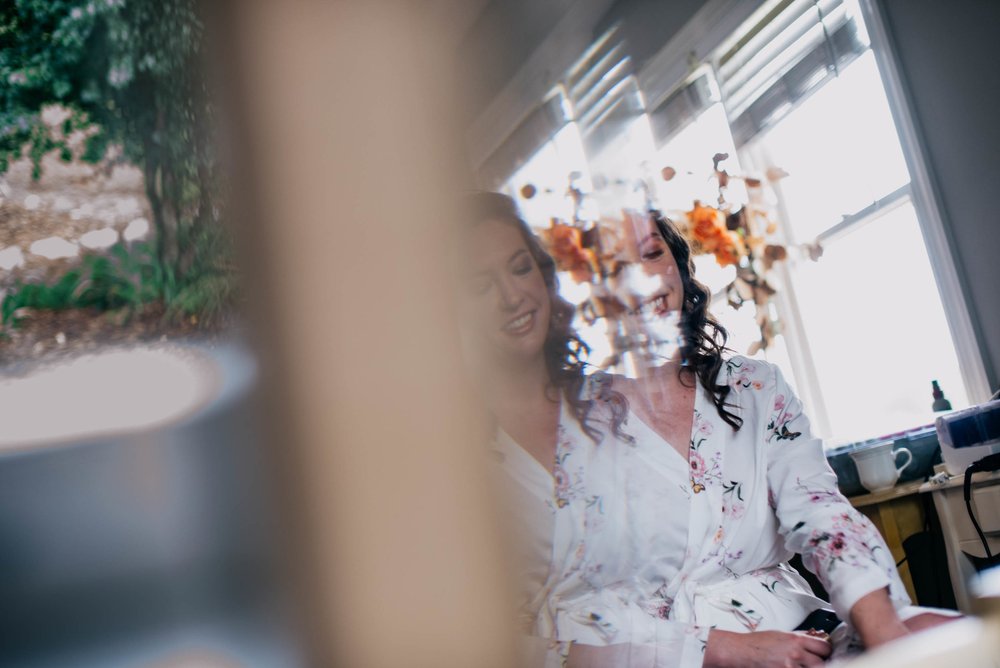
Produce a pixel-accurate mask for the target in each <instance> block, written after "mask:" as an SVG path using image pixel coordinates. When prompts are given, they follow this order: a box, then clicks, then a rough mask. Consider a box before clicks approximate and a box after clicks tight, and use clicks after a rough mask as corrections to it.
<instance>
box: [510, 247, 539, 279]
mask: <svg viewBox="0 0 1000 668" xmlns="http://www.w3.org/2000/svg"><path fill="white" fill-rule="evenodd" d="M533 268H534V262H533V261H532V259H531V256H530V255H528V253H527V252H526V251H520V252H519V253H518V254H517V255H515V256H514V257H513V258H512V259H511V261H510V271H511V273H512V274H514V275H515V276H524V275H525V274H528V273H530V272H531V270H532V269H533Z"/></svg>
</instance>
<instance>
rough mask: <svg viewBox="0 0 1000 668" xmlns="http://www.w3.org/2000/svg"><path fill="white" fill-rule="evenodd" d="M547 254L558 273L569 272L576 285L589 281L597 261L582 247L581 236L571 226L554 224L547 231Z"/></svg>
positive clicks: (577, 230)
mask: <svg viewBox="0 0 1000 668" xmlns="http://www.w3.org/2000/svg"><path fill="white" fill-rule="evenodd" d="M546 237H547V241H548V246H549V253H551V255H552V258H553V259H554V260H555V261H556V267H557V268H558V269H559V270H560V271H568V272H570V274H571V276H572V277H573V280H575V281H576V282H578V283H583V282H587V281H590V279H591V276H593V273H594V270H595V267H596V264H597V260H596V258H595V257H594V252H593V251H592V250H590V249H589V248H584V247H583V235H582V233H581V232H580V230H579V229H578V228H576V227H573V226H572V225H566V224H564V223H556V222H554V221H553V223H552V227H550V228H549V229H548V230H547V234H546Z"/></svg>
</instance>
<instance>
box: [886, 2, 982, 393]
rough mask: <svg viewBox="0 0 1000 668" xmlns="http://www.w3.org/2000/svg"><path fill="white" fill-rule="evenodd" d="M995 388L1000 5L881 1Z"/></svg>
mask: <svg viewBox="0 0 1000 668" xmlns="http://www.w3.org/2000/svg"><path fill="white" fill-rule="evenodd" d="M879 4H880V5H881V7H882V9H883V14H884V16H885V19H886V23H887V26H886V27H887V29H888V31H889V33H890V39H891V40H892V42H893V44H892V47H893V50H894V52H895V55H896V59H897V61H898V64H899V67H900V74H901V75H902V77H903V80H904V85H905V87H906V90H907V94H908V96H909V98H910V99H909V107H910V111H911V113H912V114H913V116H914V120H915V122H916V124H917V126H918V132H919V133H920V135H921V139H922V143H923V150H924V155H925V157H926V158H927V160H928V162H929V163H930V164H929V167H930V169H931V173H932V177H933V178H934V179H935V181H936V183H935V185H936V187H937V191H938V196H939V201H940V203H941V205H942V208H943V211H942V213H943V215H944V219H945V225H946V226H947V230H948V233H949V235H950V237H951V242H952V248H953V252H954V255H955V261H956V264H957V265H958V269H959V272H960V274H961V278H962V280H963V281H964V283H965V288H966V294H967V295H968V305H969V309H970V311H971V312H972V316H973V319H974V321H975V324H976V326H977V328H978V335H979V338H980V348H981V350H982V352H983V357H984V361H985V363H986V367H987V374H988V378H989V381H990V385H991V387H993V388H994V389H996V388H997V387H998V386H1000V212H998V205H1000V198H998V197H997V194H998V193H1000V114H998V110H1000V76H998V75H997V72H996V63H997V62H998V58H997V46H998V43H1000V39H998V37H1000V35H998V29H1000V2H996V1H995V0H963V1H961V2H950V3H945V2H939V1H938V0H879Z"/></svg>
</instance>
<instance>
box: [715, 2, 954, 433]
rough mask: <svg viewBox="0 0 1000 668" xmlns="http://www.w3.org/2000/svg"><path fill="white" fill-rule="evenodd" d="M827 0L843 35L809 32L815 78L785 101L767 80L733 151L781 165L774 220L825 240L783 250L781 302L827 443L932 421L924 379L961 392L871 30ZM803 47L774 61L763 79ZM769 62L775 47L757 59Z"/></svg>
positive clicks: (759, 164)
mask: <svg viewBox="0 0 1000 668" xmlns="http://www.w3.org/2000/svg"><path fill="white" fill-rule="evenodd" d="M819 4H823V3H819ZM826 4H827V5H828V10H829V13H828V15H827V16H826V17H823V18H825V19H826V20H827V21H830V22H832V25H826V26H824V27H825V28H826V31H825V32H826V37H827V39H831V37H830V36H831V35H832V36H833V39H835V38H836V36H837V35H843V34H846V33H849V34H850V36H851V37H850V39H842V40H841V41H842V42H844V43H848V44H850V45H851V49H850V50H848V55H846V56H845V55H843V54H840V55H839V57H838V53H837V52H836V51H835V49H834V48H833V47H830V46H829V45H824V44H822V43H819V44H813V45H811V46H812V52H811V53H817V52H819V53H825V54H826V55H827V56H829V61H828V67H827V68H826V69H827V71H826V73H824V74H823V76H822V78H820V77H818V76H816V75H812V76H813V77H814V78H815V79H819V82H818V84H814V85H813V86H812V87H810V88H809V89H808V90H804V91H800V92H799V95H798V96H797V97H796V98H795V99H791V98H792V96H791V95H786V99H785V100H784V101H783V102H782V103H781V104H775V103H774V102H773V100H774V99H775V98H777V97H778V96H777V95H776V94H775V93H774V89H775V87H776V85H775V84H774V83H771V88H770V89H766V88H765V90H763V91H758V92H757V96H758V97H757V98H756V99H757V100H761V99H768V100H772V102H770V104H771V107H772V110H771V111H770V112H769V113H768V114H766V115H759V116H758V117H757V119H756V120H757V121H758V123H757V126H756V127H755V128H754V132H753V134H752V135H751V134H750V133H749V132H747V131H746V130H744V135H745V139H746V140H745V142H744V143H743V145H742V146H741V148H740V157H741V160H742V161H743V162H744V164H746V165H748V166H750V167H752V168H756V169H757V170H760V171H764V170H766V169H767V168H769V167H780V168H782V169H784V170H785V171H787V172H788V173H789V174H790V175H789V176H788V177H787V178H785V179H783V180H782V181H780V182H779V184H777V185H776V190H777V195H778V200H779V205H780V208H781V212H782V222H783V226H782V228H783V229H784V230H785V232H786V234H787V235H788V241H789V242H791V243H794V242H808V241H812V240H814V239H815V240H817V241H819V242H820V244H821V245H822V246H823V248H824V255H823V257H822V258H821V259H820V260H819V261H818V262H811V261H809V260H804V259H802V258H801V257H798V256H796V255H794V254H792V255H791V256H790V257H789V260H788V262H786V263H785V264H784V266H783V268H782V269H783V272H782V273H783V274H784V283H785V288H786V289H784V290H782V291H781V292H780V293H779V296H780V297H781V299H780V302H779V305H780V307H781V308H780V312H781V316H782V321H783V323H784V325H785V328H786V332H787V334H788V336H787V337H786V338H787V340H788V347H789V353H790V357H791V359H792V360H793V362H792V369H791V371H792V372H793V375H794V377H795V378H796V380H797V383H798V385H799V387H800V391H801V392H802V393H803V395H805V397H806V399H807V400H808V403H809V405H810V409H811V412H812V414H813V416H814V420H815V422H816V423H817V424H816V426H817V430H818V431H819V432H820V433H821V434H822V435H824V436H826V437H827V438H828V445H836V444H838V443H840V442H847V441H854V440H860V439H864V438H871V437H874V436H878V435H882V434H888V433H893V432H896V431H901V430H904V429H907V428H912V427H915V426H918V425H921V424H927V423H929V422H931V421H932V420H933V417H934V416H933V413H932V411H931V409H930V405H931V401H932V399H931V380H938V381H940V383H941V385H942V387H944V388H945V389H946V390H947V393H948V396H949V399H950V400H951V402H952V405H953V406H954V407H955V408H959V407H964V406H967V405H968V403H969V401H968V397H967V396H966V392H965V386H964V384H963V381H962V376H961V373H960V371H959V362H958V359H957V356H956V354H955V345H954V343H953V342H952V339H951V335H950V332H949V328H948V322H947V319H946V316H945V312H944V309H943V307H942V303H941V299H940V297H939V294H938V289H937V286H936V284H935V281H934V275H933V272H932V268H931V264H930V260H929V258H928V253H927V248H926V246H925V244H924V240H923V236H922V233H921V228H920V224H919V220H918V218H917V211H916V209H915V207H914V205H913V202H912V201H911V196H910V175H909V173H908V171H907V167H906V161H905V159H904V155H903V152H902V149H901V146H900V142H899V139H898V133H897V131H896V128H895V125H894V123H893V119H892V115H891V113H890V109H889V104H888V101H887V99H886V94H885V88H884V85H883V82H882V79H881V77H880V75H879V71H878V68H877V66H876V63H875V59H874V56H873V53H872V51H871V49H870V48H868V37H867V32H866V31H865V29H864V24H863V22H862V19H861V16H860V13H859V11H858V8H857V7H856V6H853V5H852V4H851V3H826ZM831 16H832V18H831ZM819 17H822V8H820V9H819V10H817V18H819ZM837 21H839V24H838V23H836V22H837ZM812 23H813V24H815V23H816V21H815V20H813V21H812ZM795 29H797V30H799V31H800V32H801V31H802V30H803V28H802V26H801V20H800V25H798V26H796V28H795ZM814 32H815V31H814ZM772 39H773V38H772ZM778 41H779V42H780V41H781V40H780V39H779V40H778ZM786 42H792V40H786ZM859 47H863V48H859ZM798 48H799V49H800V50H805V48H806V47H803V46H802V44H799V46H798ZM810 55H811V54H810V53H806V55H804V56H801V57H800V59H799V60H798V61H796V62H792V63H791V64H790V65H787V66H786V69H785V70H784V72H781V71H778V72H773V71H772V72H771V80H770V82H774V81H778V82H781V79H782V77H784V78H785V79H787V78H788V76H789V75H788V72H792V71H794V70H795V68H796V67H800V68H801V67H802V66H801V63H802V62H808V61H809V59H810ZM786 60H787V59H786ZM775 61H778V62H781V61H782V57H781V55H780V54H776V55H774V56H772V60H771V61H769V62H768V63H766V64H761V63H758V64H757V65H756V67H759V68H760V69H761V70H764V71H766V69H767V68H768V66H769V63H770V62H775ZM814 69H815V68H814ZM831 72H832V73H833V76H829V74H830V73H831ZM744 76H745V75H744ZM770 82H769V83H770ZM778 85H779V86H782V90H788V89H789V88H790V87H789V86H788V85H787V84H785V83H779V84H778ZM754 105H758V106H759V105H760V103H759V102H757V101H752V102H750V103H749V104H748V103H747V102H746V98H744V101H743V102H742V103H740V104H739V105H738V106H736V109H737V113H736V114H732V113H731V117H733V116H735V117H736V124H740V123H741V121H740V118H741V114H742V115H745V114H746V113H747V112H746V111H745V110H746V109H748V108H750V107H752V106H754ZM734 106H735V105H734ZM740 109H743V110H744V111H742V112H740V111H739V110H740ZM746 125H747V124H746V123H745V122H743V123H742V126H743V127H746ZM746 135H749V136H746Z"/></svg>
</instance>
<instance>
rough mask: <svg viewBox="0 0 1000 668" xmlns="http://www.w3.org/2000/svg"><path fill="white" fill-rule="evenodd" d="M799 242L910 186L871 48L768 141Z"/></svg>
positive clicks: (787, 119) (767, 148)
mask: <svg viewBox="0 0 1000 668" xmlns="http://www.w3.org/2000/svg"><path fill="white" fill-rule="evenodd" d="M763 144H764V150H765V151H766V154H767V159H768V162H769V164H771V165H775V166H777V167H781V168H782V169H784V170H785V171H787V172H788V173H789V174H790V176H789V177H788V178H786V179H785V180H783V181H782V182H781V192H782V197H783V199H784V203H785V206H786V207H787V211H788V217H789V218H790V219H791V221H792V224H793V231H794V236H795V239H796V241H811V240H812V239H814V238H815V237H816V235H818V234H819V233H820V232H822V231H823V230H825V229H827V228H829V227H830V226H831V225H834V224H835V223H838V222H840V218H841V216H843V215H846V214H851V213H855V212H857V211H859V210H861V209H863V208H865V207H866V206H868V205H869V204H871V203H872V202H874V201H875V200H877V199H879V198H881V197H884V196H885V195H888V194H889V193H891V192H892V191H893V190H896V189H897V188H899V187H900V186H903V185H905V184H906V183H908V182H909V180H910V177H909V173H908V172H907V169H906V163H905V161H904V159H903V152H902V150H901V148H900V146H899V139H898V137H897V134H896V128H895V125H894V124H893V122H892V116H891V114H890V113H889V104H888V102H887V101H886V97H885V91H884V89H883V88H882V80H881V78H880V77H879V74H878V70H877V68H876V66H875V60H874V56H873V55H872V53H871V51H869V52H868V53H866V54H865V55H863V56H861V57H859V58H858V59H857V60H856V61H854V63H852V64H851V65H850V66H848V67H847V68H846V69H845V70H844V71H843V72H842V73H841V76H840V77H838V78H837V79H834V80H833V81H831V82H830V83H828V84H827V85H825V86H823V88H821V89H820V90H819V91H817V92H816V93H815V94H814V95H813V96H812V97H810V98H809V99H807V100H806V101H805V102H803V103H802V105H801V106H800V107H799V108H798V109H796V110H795V111H793V112H791V113H790V114H789V115H788V116H786V117H785V118H784V119H783V120H782V121H781V122H780V123H778V125H776V126H775V127H774V129H772V130H770V131H769V132H767V134H766V135H765V137H764V139H763Z"/></svg>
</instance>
